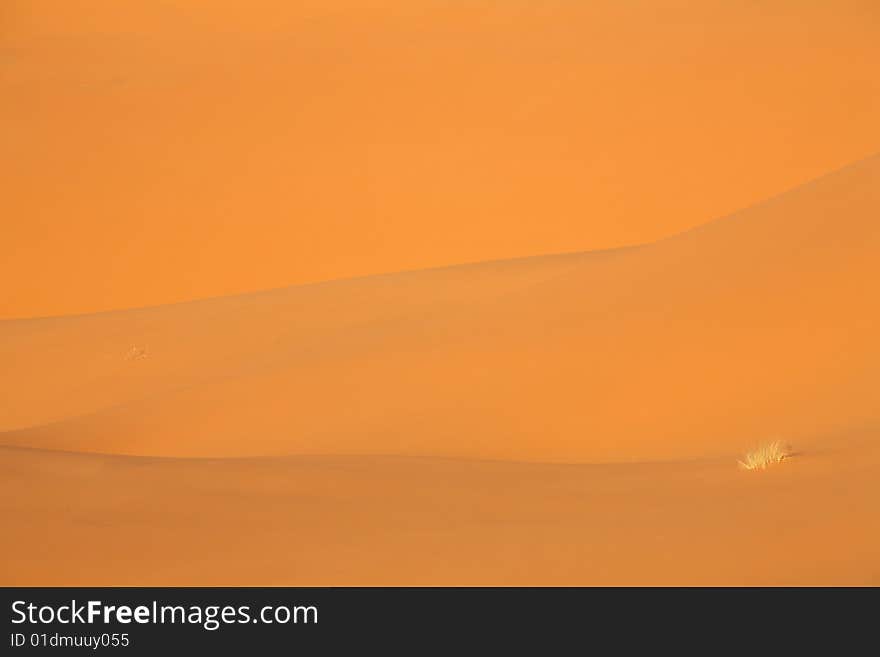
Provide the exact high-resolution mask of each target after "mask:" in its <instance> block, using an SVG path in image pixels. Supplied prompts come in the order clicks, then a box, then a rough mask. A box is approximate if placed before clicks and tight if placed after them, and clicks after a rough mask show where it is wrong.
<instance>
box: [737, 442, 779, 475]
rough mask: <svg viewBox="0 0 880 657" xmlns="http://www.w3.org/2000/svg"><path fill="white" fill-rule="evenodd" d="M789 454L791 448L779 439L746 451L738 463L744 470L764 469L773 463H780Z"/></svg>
mask: <svg viewBox="0 0 880 657" xmlns="http://www.w3.org/2000/svg"><path fill="white" fill-rule="evenodd" d="M790 456H791V450H789V448H788V446H787V445H786V444H785V443H783V442H782V441H780V440H774V441H773V442H770V443H766V444H764V445H761V446H759V447H756V448H755V449H753V450H752V451H750V452H749V453H747V454H746V455H745V456H744V457H743V460H742V461H739V465H740V467H741V468H743V469H744V470H764V469H765V468H767V467H768V466H770V465H773V464H774V463H781V462H782V461H784V460H785V459H787V458H788V457H790Z"/></svg>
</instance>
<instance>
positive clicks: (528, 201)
mask: <svg viewBox="0 0 880 657" xmlns="http://www.w3.org/2000/svg"><path fill="white" fill-rule="evenodd" d="M877 25H880V5H878V3H877V2H875V0H834V2H831V1H828V2H809V3H804V2H794V1H793V0H764V1H763V2H760V3H754V2H719V1H717V0H702V1H699V2H692V1H689V0H628V1H627V2H619V1H618V0H590V1H589V2H582V1H581V2H573V1H572V0H542V1H541V2H537V1H535V0H460V1H457V2H450V1H449V0H296V1H290V0H248V1H247V2H245V1H244V0H214V1H213V2H206V1H205V0H176V1H175V2H159V1H157V0H126V1H125V2H113V1H110V0H77V2H70V0H3V2H2V8H0V98H2V99H3V102H2V103H0V144H2V145H3V157H0V180H3V182H4V184H3V193H2V194H0V238H2V242H3V243H4V244H11V245H14V247H15V248H13V249H3V253H2V257H0V280H13V281H15V284H14V285H0V317H2V318H20V317H34V316H44V315H62V314H71V313H82V312H90V311H96V310H116V309H121V308H130V307H137V306H143V305H161V304H165V303H169V302H177V301H183V300H190V299H197V298H203V297H207V296H220V295H228V294H233V293H241V292H249V291H256V290H260V289H268V288H275V287H281V286H286V285H292V284H300V283H307V282H315V281H321V280H328V279H334V278H343V277H351V276H358V275H365V274H376V273H384V272H389V271H401V270H404V269H424V268H427V267H433V266H443V265H448V264H452V263H461V262H480V261H486V260H497V259H502V258H511V257H517V256H531V255H535V254H538V253H554V252H561V251H582V250H591V249H597V248H607V247H611V246H623V245H629V244H634V243H640V242H646V241H652V240H655V239H658V238H660V237H663V236H666V235H670V234H673V233H676V232H679V231H681V230H682V229H685V228H688V227H692V226H696V225H699V224H701V223H703V222H705V221H706V220H707V219H709V218H711V217H717V216H722V215H725V214H728V213H730V212H732V211H734V210H737V209H738V208H742V207H746V206H748V205H749V204H751V203H754V202H755V201H757V200H758V199H761V198H766V197H768V196H770V195H772V194H776V193H778V192H779V191H780V190H783V189H787V188H790V187H792V186H794V185H796V184H799V183H800V182H802V181H805V180H809V179H811V178H814V177H816V176H818V175H821V174H822V173H824V172H826V171H830V170H833V169H836V168H838V167H840V166H843V165H845V164H847V163H848V162H853V161H855V160H857V159H860V158H863V157H865V156H867V155H869V154H870V153H872V152H874V151H876V150H877V148H878V144H880V122H878V121H877V106H878V103H880V83H878V76H877V74H876V72H877V70H878V68H880V38H878V35H877Z"/></svg>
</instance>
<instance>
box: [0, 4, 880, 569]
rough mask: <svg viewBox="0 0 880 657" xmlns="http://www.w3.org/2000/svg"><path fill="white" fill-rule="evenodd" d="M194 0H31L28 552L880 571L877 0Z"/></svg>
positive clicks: (9, 273)
mask: <svg viewBox="0 0 880 657" xmlns="http://www.w3.org/2000/svg"><path fill="white" fill-rule="evenodd" d="M179 4H180V5H181V6H180V7H177V8H173V7H172V6H171V5H170V4H169V5H167V6H166V5H165V4H164V3H149V2H145V1H144V2H131V3H124V4H120V3H115V2H110V1H109V0H107V1H103V2H99V1H98V0H89V2H83V3H77V7H78V8H77V9H76V10H74V9H73V7H72V5H71V3H63V2H49V1H47V0H40V1H38V0H33V1H31V2H27V3H24V2H21V3H19V2H13V3H11V5H10V6H5V7H4V9H2V10H0V45H2V49H0V89H2V93H3V95H4V98H5V97H9V98H10V99H11V101H12V102H10V103H3V104H0V129H2V130H3V131H4V132H3V135H2V136H3V138H4V141H5V142H6V143H9V144H11V146H12V148H11V150H7V151H5V152H4V157H0V167H2V170H0V176H2V178H3V179H4V180H5V181H7V183H10V182H11V183H12V184H9V185H8V190H9V193H6V194H4V195H3V198H2V200H0V203H2V208H3V212H2V217H0V222H2V227H3V229H4V232H3V237H4V247H6V248H4V258H2V259H0V276H2V277H3V280H5V281H6V284H5V285H3V286H2V287H0V295H2V296H0V316H2V317H6V318H8V319H4V320H2V321H0V364H2V366H0V399H2V404H0V522H2V523H3V525H4V527H5V528H7V532H6V540H5V541H3V542H2V544H0V545H2V547H0V585H13V584H28V585H38V584H44V585H61V584H68V585H72V584H96V585H97V584H108V585H114V584H115V585H123V584H138V585H146V584H157V585H162V584H166V585H168V584H176V585H185V584H250V585H263V584H265V585H275V584H277V585H283V584H288V585H297V584H325V585H346V584H349V585H353V584H880V558H878V555H880V514H878V513H877V509H878V508H880V441H878V431H880V387H878V385H877V381H878V372H880V340H878V335H880V306H878V303H877V299H880V156H878V155H875V156H872V157H867V158H866V159H865V158H863V156H864V155H865V154H867V153H869V152H871V151H872V150H873V151H877V150H878V147H880V127H878V125H876V123H877V122H876V115H877V110H878V103H877V101H878V98H880V88H878V86H877V81H876V79H875V78H876V76H875V75H874V72H875V70H876V66H875V64H877V63H878V61H880V60H878V54H880V45H878V44H880V39H877V38H876V37H877V36H878V34H877V26H878V25H880V22H878V21H877V20H874V21H873V23H871V19H876V18H878V17H880V16H878V13H877V12H878V7H877V6H876V4H875V3H869V2H856V1H854V0H853V1H851V2H840V3H830V2H829V3H812V4H811V8H809V9H804V8H802V7H801V6H800V4H799V3H795V2H788V1H782V0H776V1H775V2H770V3H763V4H762V5H761V7H762V8H764V9H762V11H765V10H766V12H767V13H766V14H763V13H762V14H760V15H759V14H757V13H755V12H758V8H757V7H755V8H753V9H746V8H741V7H739V8H736V9H734V8H731V7H727V6H726V5H727V4H728V3H721V2H711V1H709V0H705V1H704V2H702V3H697V4H699V5H700V8H697V9H695V8H693V7H692V5H693V4H695V3H684V2H672V1H669V2H662V1H661V0H652V1H648V0H644V1H643V2H639V3H635V4H633V3H626V4H625V6H626V7H627V9H623V8H618V6H617V5H618V4H621V3H610V2H608V3H591V4H589V7H590V8H589V9H588V8H587V5H588V3H571V2H564V3H563V2H546V3H540V6H539V7H538V6H537V5H536V4H535V3H527V2H524V1H517V0H509V1H505V2H493V3H489V2H486V3H482V2H472V3H460V4H458V3H441V2H439V1H438V2H431V1H429V0H418V1H414V2H403V1H402V0H399V1H397V2H385V3H382V2H374V3H370V2H366V0H362V1H359V2H355V1H354V0H333V1H332V2H314V3H309V2H299V3H280V2H273V3H269V2H259V1H257V2H251V3H247V5H245V3H242V2H240V1H235V2H233V1H226V2H212V3H200V2H195V1H194V0H192V1H190V2H185V3H179ZM730 4H732V3H730ZM86 5H89V6H91V7H92V8H93V10H94V11H91V12H87V11H84V10H82V7H84V6H86ZM288 5H291V6H292V8H288ZM770 5H772V7H773V9H774V11H772V12H771V11H769V9H766V7H767V6H770ZM622 6H623V5H622V4H621V7H622ZM823 6H824V8H822V7H823ZM123 7H124V8H123ZM245 7H246V8H245ZM263 9H265V11H263ZM793 17H796V18H797V20H796V21H795V20H793ZM612 28H613V29H612ZM587 35H592V38H587ZM817 43H822V44H825V47H824V48H817V47H816V44H817ZM633 44H638V47H636V46H634V45H633ZM856 55H859V56H858V57H856ZM860 158H861V159H860ZM846 161H850V162H855V163H854V164H850V165H848V166H845V167H844V168H842V169H838V170H835V171H834V172H833V173H828V174H826V175H823V176H821V177H819V178H816V179H815V180H813V181H812V182H808V183H806V184H801V185H799V186H797V185H796V183H798V182H799V181H803V180H805V179H807V178H810V177H813V176H815V175H817V174H819V173H823V172H826V171H829V170H832V169H836V168H837V167H838V166H839V165H840V164H842V163H844V162H846ZM786 188H791V189H790V191H787V192H784V193H782V194H778V195H776V196H772V197H771V198H770V200H765V201H762V202H760V203H757V204H754V202H755V201H757V200H758V199H759V198H760V197H770V196H771V194H772V193H773V192H779V191H780V190H782V189H786ZM743 205H750V207H749V208H748V209H746V210H741V211H738V212H734V213H732V214H727V211H728V210H730V209H732V208H735V207H737V206H743ZM725 214H727V216H725V217H724V218H722V219H718V220H715V221H711V222H709V223H703V225H701V226H699V227H698V228H695V229H692V230H687V231H685V232H679V233H678V234H675V235H673V236H672V237H663V236H665V235H669V234H672V233H676V231H679V230H680V229H683V228H686V227H688V226H692V225H695V224H698V223H701V222H705V220H706V219H707V218H708V217H711V216H721V215H725ZM661 237H662V239H659V238H661ZM628 243H640V244H641V245H640V246H632V247H625V248H609V247H618V246H620V245H623V244H628ZM10 245H11V247H12V248H9V246H10ZM593 247H601V248H593ZM587 248H593V250H583V251H581V252H575V251H576V250H577V249H587ZM554 250H555V251H565V252H567V253H565V254H563V255H538V256H534V257H526V258H506V259H497V258H500V257H504V256H515V255H530V254H531V255H533V254H540V253H546V252H550V251H554ZM7 255H8V257H6V256H7ZM465 260H474V261H480V262H478V263H477V264H471V265H455V266H449V267H444V268H434V269H428V268H425V267H427V266H429V265H434V264H442V263H454V262H460V261H465ZM407 268H414V269H417V270H414V271H401V270H404V269H407ZM380 271H389V272H394V271H396V272H398V273H387V274H382V275H375V276H361V277H359V278H344V279H340V280H334V281H331V282H323V283H315V284H301V285H294V286H285V287H282V286H283V285H285V284H286V283H290V282H294V283H296V282H304V281H312V280H317V279H322V278H338V277H344V276H350V275H354V274H366V273H371V272H380ZM258 288H276V289H271V290H269V291H258V292H253V291H252V290H255V289H258ZM242 291H250V292H249V293H247V294H240V295H231V294H230V293H231V292H242ZM208 295H216V296H214V297H213V298H203V299H201V300H196V301H189V302H186V303H171V302H175V301H180V300H183V299H189V298H194V297H206V296H208ZM144 304H158V305H154V306H151V307H145V308H135V309H133V307H135V306H142V305H144ZM93 310H107V312H100V313H93V312H87V311H93ZM42 315H58V316H52V317H40V316H42ZM31 317H33V318H31ZM777 438H779V439H782V440H785V441H787V442H788V443H790V444H791V445H792V446H793V448H794V456H793V457H792V458H790V459H788V460H786V461H784V462H783V463H781V464H779V465H776V466H773V467H772V468H770V469H768V470H766V471H763V472H746V471H743V470H741V469H738V468H737V458H739V457H740V455H741V454H742V453H743V452H744V451H745V450H747V449H749V448H750V447H752V446H754V445H756V444H758V443H760V442H763V441H767V440H772V439H777Z"/></svg>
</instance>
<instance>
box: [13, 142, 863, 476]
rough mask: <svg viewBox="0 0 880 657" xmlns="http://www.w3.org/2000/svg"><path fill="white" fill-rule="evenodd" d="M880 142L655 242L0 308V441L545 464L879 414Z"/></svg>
mask: <svg viewBox="0 0 880 657" xmlns="http://www.w3.org/2000/svg"><path fill="white" fill-rule="evenodd" d="M878 213H880V157H873V158H869V159H868V160H865V161H862V162H859V163H857V164H855V165H853V166H851V167H847V168H845V169H843V170H840V171H838V172H835V173H833V174H830V175H828V176H825V177H823V178H821V179H819V180H817V181H814V182H812V183H810V184H807V185H804V186H802V187H800V188H798V189H796V190H793V191H791V192H788V193H786V194H783V195H781V196H779V197H776V198H774V199H771V200H770V201H767V202H765V203H763V204H760V205H758V206H755V207H753V208H750V209H748V210H745V211H743V212H741V213H738V214H737V215H736V216H733V217H728V218H726V219H725V220H722V221H716V222H712V223H711V224H708V225H706V226H705V227H703V228H701V229H697V230H693V231H689V232H687V233H684V234H681V235H679V236H678V237H676V238H674V239H669V240H664V241H662V242H658V243H656V244H653V245H649V246H645V247H641V248H636V249H625V250H618V251H611V252H599V253H595V254H589V253H587V254H569V255H564V256H556V257H553V256H547V257H541V258H534V259H526V260H518V261H504V262H498V263H483V264H479V265H471V266H463V267H451V268H445V269H438V270H428V271H418V272H405V273H400V274H389V275H385V276H379V277H369V278H362V279H353V280H345V281H336V282H333V283H327V284H320V285H310V286H302V287H294V288H289V289H282V290H275V291H270V292H265V293H259V294H254V295H244V296H237V297H229V298H219V299H212V300H208V301H202V302H193V303H186V304H179V305H174V306H166V307H156V308H147V309H142V310H135V311H122V312H114V313H105V314H97V315H85V316H77V317H70V318H48V319H38V320H22V321H9V322H3V323H0V338H2V339H0V360H2V362H4V363H7V364H9V366H7V367H6V368H5V369H4V371H3V373H2V374H0V377H2V378H0V391H2V394H3V396H4V399H5V400H6V401H7V402H8V403H7V404H5V406H4V408H3V409H2V410H0V413H2V415H0V428H2V429H4V431H3V433H2V435H0V444H5V445H9V446H22V447H35V448H46V449H58V450H66V451H86V452H103V453H118V454H133V455H143V456H180V457H241V456H273V455H291V454H309V453H321V454H401V455H413V456H418V455H421V456H444V457H457V458H473V459H500V460H514V461H540V462H545V461H547V462H571V463H601V462H632V461H654V460H681V459H693V458H714V457H719V456H722V455H730V454H735V453H738V452H739V451H740V450H742V449H745V448H747V447H748V446H750V445H752V444H754V443H755V442H759V441H761V440H765V439H769V438H772V437H780V438H783V439H785V440H788V441H790V442H793V443H795V444H800V445H804V446H806V447H812V446H813V445H817V446H820V445H819V443H817V441H818V440H820V436H823V435H828V434H834V433H837V434H846V432H847V430H848V429H851V428H853V427H859V426H865V425H868V424H870V423H871V422H874V421H876V420H877V419H878V418H877V409H878V408H880V397H878V395H880V392H878V390H877V387H876V385H874V379H875V378H876V377H875V376H874V374H875V373H876V371H877V370H878V367H880V347H878V343H877V341H876V335H877V328H878V311H877V308H876V304H872V303H871V300H872V299H876V298H878V297H880V294H878V292H880V290H878V286H880V284H878V281H880V265H878V263H880V257H878V256H880V225H878V222H877V220H876V217H877V216H878Z"/></svg>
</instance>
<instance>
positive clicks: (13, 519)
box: [0, 432, 880, 586]
mask: <svg viewBox="0 0 880 657" xmlns="http://www.w3.org/2000/svg"><path fill="white" fill-rule="evenodd" d="M863 438H864V439H865V440H866V442H865V443H864V444H863V445H862V448H861V449H859V450H857V451H849V452H847V453H844V454H841V453H833V454H831V453H825V454H817V453H812V454H809V453H807V454H802V455H800V456H798V457H797V458H796V459H793V460H792V462H791V463H788V464H785V465H782V466H780V467H779V468H777V469H772V470H768V471H766V472H764V473H761V474H759V475H755V474H754V473H747V472H743V471H741V470H739V469H738V468H736V467H735V464H734V463H733V462H732V461H727V460H723V461H704V462H691V463H677V464H675V463H671V464H656V463H654V464H626V465H614V464H610V465H561V464H534V463H500V462H475V461H461V460H450V459H436V458H418V457H378V456H372V457H371V456H360V457H348V456H343V455H339V456H327V457H275V458H272V459H237V460H222V459H221V460H169V459H151V458H144V457H121V456H100V455H93V454H70V453H53V452H45V451H42V452H41V451H36V450H28V449H11V448H0V473H2V477H0V517H3V518H4V521H5V522H7V523H8V524H9V525H10V526H14V527H15V528H16V533H15V540H13V541H5V542H4V545H3V548H2V550H0V553H2V556H3V560H4V563H7V564H10V563H11V564H15V568H9V569H4V571H3V572H2V573H0V583H2V584H3V585H32V586H33V585H54V586H58V585H72V586H75V585H92V586H94V585H114V586H119V585H159V586H161V585H178V586H179V585H250V586H254V585H324V586H333V585H349V586H350V585H394V584H399V585H466V584H470V585H553V584H556V585H577V584H611V585H630V584H633V585H647V584H672V585H705V584H708V585H720V584H732V585H777V584H783V585H784V584H789V585H790V584H795V585H804V584H837V585H841V584H853V585H864V584H867V585H871V584H874V585H876V584H878V583H880V579H878V577H880V571H878V569H877V561H876V555H877V554H878V551H880V532H878V531H877V522H876V508H877V504H878V502H880V480H878V478H877V477H876V472H877V467H878V465H880V452H878V449H877V441H876V432H875V433H873V434H871V433H870V432H868V433H866V434H865V436H863ZM59 555H63V558H59ZM71 563H75V564H76V567H75V568H71V567H70V564H71Z"/></svg>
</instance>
